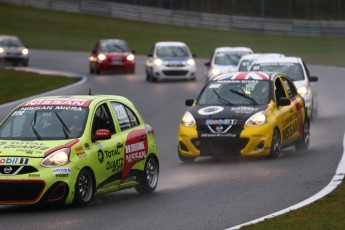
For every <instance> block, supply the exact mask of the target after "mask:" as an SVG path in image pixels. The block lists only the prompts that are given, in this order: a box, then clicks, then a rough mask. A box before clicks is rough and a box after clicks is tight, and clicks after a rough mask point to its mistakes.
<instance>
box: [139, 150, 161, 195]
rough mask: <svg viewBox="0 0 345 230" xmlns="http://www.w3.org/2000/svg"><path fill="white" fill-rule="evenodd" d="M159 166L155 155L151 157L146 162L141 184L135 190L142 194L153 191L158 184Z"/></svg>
mask: <svg viewBox="0 0 345 230" xmlns="http://www.w3.org/2000/svg"><path fill="white" fill-rule="evenodd" d="M158 174H159V166H158V162H157V160H156V159H155V158H154V157H149V158H148V159H147V161H146V163H145V168H144V172H143V177H142V178H141V181H140V184H138V185H136V186H135V190H136V191H137V192H138V193H141V194H147V193H151V192H153V191H154V190H155V189H156V187H157V184H158Z"/></svg>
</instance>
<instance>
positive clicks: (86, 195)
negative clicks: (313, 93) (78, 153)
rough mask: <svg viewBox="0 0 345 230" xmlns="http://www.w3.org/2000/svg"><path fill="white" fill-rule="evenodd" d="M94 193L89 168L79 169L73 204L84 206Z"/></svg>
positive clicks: (93, 184)
mask: <svg viewBox="0 0 345 230" xmlns="http://www.w3.org/2000/svg"><path fill="white" fill-rule="evenodd" d="M94 193H95V181H94V178H93V175H92V173H91V171H90V170H88V169H86V168H84V169H82V170H81V171H80V173H79V175H78V177H77V180H76V183H75V195H74V204H75V205H77V206H86V205H88V204H89V203H90V201H91V199H92V197H93V195H94Z"/></svg>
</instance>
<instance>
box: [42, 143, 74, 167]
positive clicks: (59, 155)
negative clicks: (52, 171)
mask: <svg viewBox="0 0 345 230" xmlns="http://www.w3.org/2000/svg"><path fill="white" fill-rule="evenodd" d="M70 151H71V150H70V148H63V149H59V150H57V151H55V152H53V153H51V154H49V155H48V156H47V157H46V158H44V159H43V161H42V162H41V165H42V166H44V167H58V166H61V165H65V164H67V163H69V160H68V156H69V153H70Z"/></svg>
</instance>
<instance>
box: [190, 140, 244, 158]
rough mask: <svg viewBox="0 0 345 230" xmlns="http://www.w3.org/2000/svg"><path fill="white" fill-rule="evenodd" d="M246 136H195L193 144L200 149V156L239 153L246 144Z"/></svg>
mask: <svg viewBox="0 0 345 230" xmlns="http://www.w3.org/2000/svg"><path fill="white" fill-rule="evenodd" d="M248 141H249V139H247V138H195V139H192V143H193V145H194V146H195V147H196V148H197V149H199V150H200V155H201V156H217V155H222V156H227V155H228V156H231V155H240V152H241V150H242V149H243V148H244V147H245V146H246V145H247V143H248Z"/></svg>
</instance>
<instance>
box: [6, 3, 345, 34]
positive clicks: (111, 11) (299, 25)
mask: <svg viewBox="0 0 345 230" xmlns="http://www.w3.org/2000/svg"><path fill="white" fill-rule="evenodd" d="M0 1H2V2H7V3H11V4H16V5H23V6H31V7H35V8H41V9H50V10H56V11H64V12H71V13H79V14H90V15H101V16H108V17H114V18H121V19H128V20H135V21H143V22H152V23H160V24H169V25H178V26H189V27H198V28H209V29H219V30H228V31H242V32H262V33H267V34H279V35H294V36H314V37H345V21H319V20H293V19H273V18H259V17H241V16H229V15H219V14H208V13H196V12H189V11H179V10H169V9H161V8H154V7H144V6H136V5H130V4H122V3H114V2H104V1H92V0H89V1H84V0H0Z"/></svg>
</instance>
